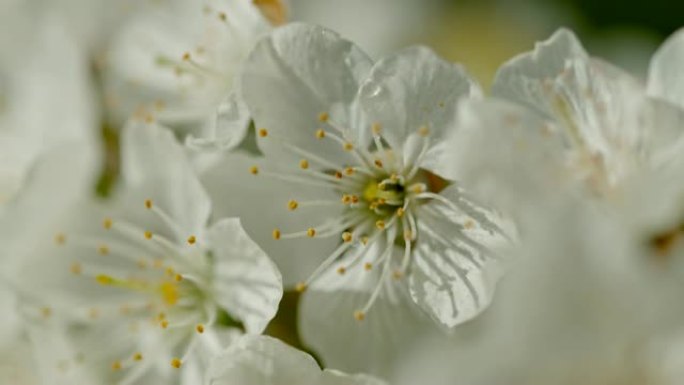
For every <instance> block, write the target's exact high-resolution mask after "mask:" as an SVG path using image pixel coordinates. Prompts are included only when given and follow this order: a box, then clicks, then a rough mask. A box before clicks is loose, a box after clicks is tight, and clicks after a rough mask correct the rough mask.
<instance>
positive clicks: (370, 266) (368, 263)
mask: <svg viewBox="0 0 684 385" xmlns="http://www.w3.org/2000/svg"><path fill="white" fill-rule="evenodd" d="M363 268H364V270H366V271H371V270H373V264H372V263H370V262H366V263H364V264H363Z"/></svg>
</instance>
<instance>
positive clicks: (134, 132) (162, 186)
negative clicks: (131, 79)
mask: <svg viewBox="0 0 684 385" xmlns="http://www.w3.org/2000/svg"><path fill="white" fill-rule="evenodd" d="M122 162H123V166H122V174H123V179H124V182H125V183H126V187H127V188H129V189H131V190H135V191H136V194H140V196H139V197H138V198H139V199H140V203H139V204H140V207H141V209H140V211H141V212H142V211H143V208H144V203H145V200H146V199H151V200H152V201H153V204H155V205H157V206H159V207H160V208H162V209H163V210H164V211H165V212H166V213H167V214H168V215H169V216H171V218H172V219H173V220H174V221H175V222H176V225H177V226H179V227H180V230H181V231H183V232H184V233H183V234H177V236H178V237H179V238H180V242H181V244H182V243H183V242H185V239H186V237H187V236H189V235H191V234H195V235H198V236H200V235H201V233H202V231H203V229H204V228H205V225H206V223H207V220H208V218H209V213H210V210H211V203H210V201H209V197H208V196H207V193H206V192H205V191H204V188H203V187H202V185H201V184H200V182H199V180H198V178H197V176H196V175H195V172H194V170H193V169H192V167H191V166H190V164H189V162H188V160H187V158H186V155H185V153H184V152H183V147H181V145H180V144H178V142H177V141H176V139H175V138H174V136H173V134H172V133H171V132H170V131H169V130H167V129H165V128H163V127H161V126H159V125H157V124H145V123H143V122H138V121H135V120H132V121H130V122H129V124H128V125H127V126H126V127H125V128H124V132H123V134H122ZM142 194H144V195H142Z"/></svg>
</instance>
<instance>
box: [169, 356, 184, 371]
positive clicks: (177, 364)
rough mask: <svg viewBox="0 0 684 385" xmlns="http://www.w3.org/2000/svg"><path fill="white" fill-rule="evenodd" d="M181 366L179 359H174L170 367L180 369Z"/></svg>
mask: <svg viewBox="0 0 684 385" xmlns="http://www.w3.org/2000/svg"><path fill="white" fill-rule="evenodd" d="M181 365H183V362H182V361H181V360H180V359H178V358H174V359H172V360H171V366H173V367H174V368H176V369H180V367H181Z"/></svg>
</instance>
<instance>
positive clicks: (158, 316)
mask: <svg viewBox="0 0 684 385" xmlns="http://www.w3.org/2000/svg"><path fill="white" fill-rule="evenodd" d="M157 319H158V320H160V321H161V320H165V319H166V313H164V312H163V311H162V312H159V314H157Z"/></svg>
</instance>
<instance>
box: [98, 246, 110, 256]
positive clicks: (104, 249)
mask: <svg viewBox="0 0 684 385" xmlns="http://www.w3.org/2000/svg"><path fill="white" fill-rule="evenodd" d="M97 252H98V253H100V255H108V254H109V247H108V246H107V245H100V246H99V247H98V248H97Z"/></svg>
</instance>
